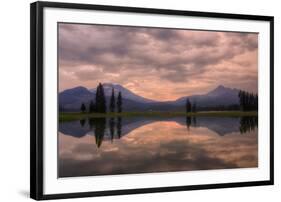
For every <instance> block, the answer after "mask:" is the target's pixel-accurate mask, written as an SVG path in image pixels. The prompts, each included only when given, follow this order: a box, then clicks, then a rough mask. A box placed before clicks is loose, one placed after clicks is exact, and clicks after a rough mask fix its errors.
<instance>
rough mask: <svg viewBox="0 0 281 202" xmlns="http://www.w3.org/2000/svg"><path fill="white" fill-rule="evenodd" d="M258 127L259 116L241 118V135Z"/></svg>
mask: <svg viewBox="0 0 281 202" xmlns="http://www.w3.org/2000/svg"><path fill="white" fill-rule="evenodd" d="M257 127H258V117H257V116H245V117H241V118H240V133H241V134H244V133H247V132H251V131H253V130H255V129H256V128H257Z"/></svg>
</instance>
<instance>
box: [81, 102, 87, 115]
mask: <svg viewBox="0 0 281 202" xmlns="http://www.w3.org/2000/svg"><path fill="white" fill-rule="evenodd" d="M80 110H81V112H83V113H84V112H85V111H86V106H85V104H84V103H82V104H81V107H80Z"/></svg>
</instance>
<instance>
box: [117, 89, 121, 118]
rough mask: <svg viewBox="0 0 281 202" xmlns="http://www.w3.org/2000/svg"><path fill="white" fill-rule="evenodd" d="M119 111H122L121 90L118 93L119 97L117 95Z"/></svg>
mask: <svg viewBox="0 0 281 202" xmlns="http://www.w3.org/2000/svg"><path fill="white" fill-rule="evenodd" d="M117 111H118V113H121V112H122V94H121V92H119V93H118V97H117Z"/></svg>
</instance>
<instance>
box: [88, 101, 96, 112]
mask: <svg viewBox="0 0 281 202" xmlns="http://www.w3.org/2000/svg"><path fill="white" fill-rule="evenodd" d="M89 112H90V113H93V112H96V105H95V104H94V102H93V101H92V100H91V102H90V105H89Z"/></svg>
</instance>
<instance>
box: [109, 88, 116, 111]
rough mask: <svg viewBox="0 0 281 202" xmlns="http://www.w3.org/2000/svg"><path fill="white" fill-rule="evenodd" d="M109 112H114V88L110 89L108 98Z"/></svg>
mask: <svg viewBox="0 0 281 202" xmlns="http://www.w3.org/2000/svg"><path fill="white" fill-rule="evenodd" d="M109 107H110V111H111V112H115V95H114V88H112V93H111V98H110V106H109Z"/></svg>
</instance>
